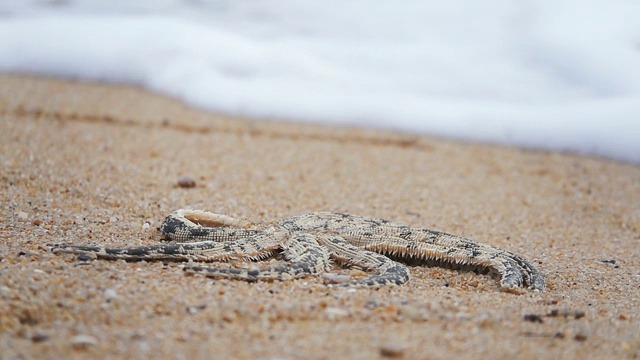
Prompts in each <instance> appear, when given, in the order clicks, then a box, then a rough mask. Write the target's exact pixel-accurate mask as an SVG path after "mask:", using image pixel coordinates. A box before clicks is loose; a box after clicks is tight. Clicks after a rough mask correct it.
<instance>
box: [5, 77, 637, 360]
mask: <svg viewBox="0 0 640 360" xmlns="http://www.w3.org/2000/svg"><path fill="white" fill-rule="evenodd" d="M0 163H1V173H0V179H1V181H0V199H1V206H0V359H20V358H25V359H35V358H83V359H85V358H134V359H136V358H153V359H156V358H169V359H172V358H178V359H211V358H252V359H253V358H258V359H325V358H326V359H329V358H353V359H360V358H362V359H364V358H367V359H371V358H385V357H397V358H407V359H449V358H459V359H472V358H473V359H477V358H481V359H482V358H483V359H490V358H491V359H505V358H580V359H589V358H594V359H596V358H622V359H624V358H629V359H634V358H639V357H640V331H639V329H640V310H639V309H640V262H639V261H638V259H639V258H640V250H639V248H640V246H639V245H640V241H639V240H640V167H639V166H637V165H631V164H624V163H620V162H616V161H612V160H607V159H599V158H592V157H582V156H577V155H572V154H562V153H553V152H542V151H532V150H524V149H517V148H510V147H502V146H494V145H480V144H470V143H463V142H455V141H450V140H442V139H435V138H431V137H426V136H417V135H410V134H402V133H394V132H388V131H381V130H364V129H353V128H331V127H325V126H320V125H312V124H296V123H287V122H277V121H261V120H252V119H242V118H232V117H228V116H223V115H219V114H212V113H208V112H205V111H201V110H198V109H193V108H189V107H188V106H185V105H183V104H181V103H179V102H177V101H175V100H172V99H168V98H166V97H163V96H160V95H155V94H150V93H148V92H145V91H143V90H140V89H137V88H134V87H127V86H116V85H105V84H95V83H79V82H73V81H64V80H56V79H47V78H40V77H28V76H19V75H10V74H4V75H0ZM181 176H189V177H191V178H192V179H194V180H195V182H196V186H195V187H193V188H183V187H179V186H177V181H178V178H180V177H181ZM183 207H191V208H201V209H207V210H211V211H215V212H219V213H226V214H229V215H232V216H236V217H246V218H248V219H252V220H254V221H270V220H275V219H281V218H286V217H289V216H293V215H296V214H300V213H304V212H309V211H340V212H349V213H353V214H358V215H368V216H374V217H380V218H386V219H391V220H394V221H398V222H402V223H405V224H407V225H411V226H415V227H428V228H432V229H437V230H442V231H446V232H450V233H455V234H458V235H463V236H467V237H472V238H474V239H477V240H479V241H482V242H486V243H490V244H493V245H495V246H498V247H501V248H504V249H508V250H510V251H512V252H515V253H517V254H519V255H521V256H522V257H524V258H525V259H528V260H529V261H531V262H532V263H533V264H535V265H536V266H537V267H538V268H539V269H540V270H541V272H542V273H543V274H544V276H545V279H546V281H547V284H548V289H547V290H546V291H545V292H542V293H530V292H526V293H524V294H521V295H514V294H510V293H505V292H501V291H500V290H499V288H498V283H497V281H496V279H495V278H492V277H490V276H487V275H479V274H476V273H473V272H461V271H454V270H447V269H440V268H428V267H420V266H415V267H411V271H412V279H411V281H410V282H409V283H408V284H406V285H404V286H389V287H383V288H380V289H333V288H328V287H326V286H325V285H324V284H323V280H322V278H321V277H309V278H305V279H301V280H295V281H289V282H273V283H268V282H258V283H245V282H242V281H232V280H213V279H209V278H205V277H201V276H188V277H187V276H185V275H184V274H183V272H182V271H181V268H180V267H181V264H180V263H162V262H133V263H127V262H124V261H102V260H100V261H83V260H82V259H79V258H78V257H77V256H74V255H54V254H53V253H51V251H50V246H51V245H52V244H56V243H79V244H94V245H96V244H103V245H108V246H113V247H119V246H126V245H142V244H151V243H154V242H156V241H158V240H159V234H158V232H157V230H156V227H157V226H158V225H159V224H160V222H161V221H162V220H163V218H164V217H165V216H166V215H167V214H169V213H170V212H171V211H173V210H175V209H178V208H183ZM233 265H234V266H241V265H242V264H233ZM332 272H335V273H337V274H344V275H351V276H353V277H357V276H361V275H362V272H361V271H359V270H357V269H342V268H340V267H338V266H336V267H335V268H334V269H332Z"/></svg>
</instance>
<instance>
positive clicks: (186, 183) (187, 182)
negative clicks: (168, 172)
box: [178, 176, 196, 188]
mask: <svg viewBox="0 0 640 360" xmlns="http://www.w3.org/2000/svg"><path fill="white" fill-rule="evenodd" d="M178 186H180V187H181V188H192V187H195V186H196V181H195V180H193V179H192V178H191V177H189V176H181V177H179V178H178Z"/></svg>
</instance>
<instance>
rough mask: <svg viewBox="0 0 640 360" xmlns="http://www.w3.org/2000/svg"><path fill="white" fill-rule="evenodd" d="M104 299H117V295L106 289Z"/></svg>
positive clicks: (113, 291)
mask: <svg viewBox="0 0 640 360" xmlns="http://www.w3.org/2000/svg"><path fill="white" fill-rule="evenodd" d="M104 297H106V298H107V299H114V298H117V297H118V293H117V292H116V291H115V290H113V289H106V290H105V291H104Z"/></svg>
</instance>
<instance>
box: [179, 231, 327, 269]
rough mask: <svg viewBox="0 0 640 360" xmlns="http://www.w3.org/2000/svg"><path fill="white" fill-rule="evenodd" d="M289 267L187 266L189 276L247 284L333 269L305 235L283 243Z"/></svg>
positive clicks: (313, 237)
mask: <svg viewBox="0 0 640 360" xmlns="http://www.w3.org/2000/svg"><path fill="white" fill-rule="evenodd" d="M281 247H282V250H283V254H284V256H285V259H286V261H287V262H286V263H284V264H278V265H274V266H268V267H266V268H262V269H235V268H231V269H224V268H216V267H210V266H185V268H184V270H185V271H186V272H187V273H203V274H204V275H205V276H207V277H211V278H227V279H239V280H246V281H257V280H262V281H273V280H281V281H286V280H291V279H296V278H301V277H305V276H308V275H315V274H320V273H322V272H324V271H326V269H327V267H328V266H329V253H328V252H327V250H326V249H324V248H323V247H321V246H320V245H319V244H318V242H317V240H316V238H315V236H313V235H311V234H305V233H294V234H291V235H289V237H288V239H286V240H285V241H284V242H283V243H282V246H281Z"/></svg>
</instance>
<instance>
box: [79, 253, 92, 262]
mask: <svg viewBox="0 0 640 360" xmlns="http://www.w3.org/2000/svg"><path fill="white" fill-rule="evenodd" d="M92 255H93V256H91V255H88V254H80V255H78V256H77V258H78V260H80V261H91V260H94V259H96V258H97V257H96V256H95V254H92Z"/></svg>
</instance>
